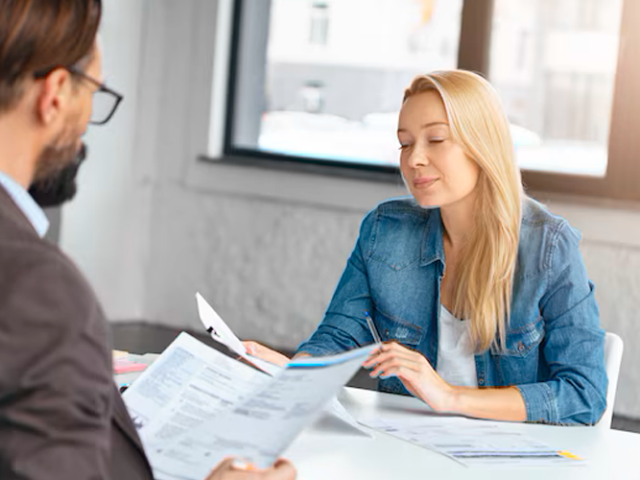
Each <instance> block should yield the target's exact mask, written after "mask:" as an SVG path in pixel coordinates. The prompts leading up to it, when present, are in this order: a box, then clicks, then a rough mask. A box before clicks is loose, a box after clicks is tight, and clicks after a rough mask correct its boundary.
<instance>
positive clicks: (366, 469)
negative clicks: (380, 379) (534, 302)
mask: <svg viewBox="0 0 640 480" xmlns="http://www.w3.org/2000/svg"><path fill="white" fill-rule="evenodd" d="M340 401H341V402H342V403H343V404H344V406H345V407H346V408H347V410H349V411H350V412H351V413H352V415H354V417H358V416H360V415H363V414H364V415H371V414H379V415H383V416H384V417H385V418H392V417H393V418H401V417H402V418H407V417H411V416H415V415H421V414H424V412H427V411H428V407H427V406H426V405H425V404H424V403H422V402H420V401H418V400H417V399H415V398H409V397H401V396H398V395H389V394H384V393H379V392H373V391H369V390H360V389H354V388H347V389H345V390H344V392H343V393H342V394H341V395H340ZM504 429H505V430H509V431H516V432H522V433H525V434H526V435H528V436H530V437H533V438H536V439H538V440H540V441H542V442H544V443H546V444H548V445H549V446H551V447H553V448H557V449H562V450H569V451H570V452H572V453H574V454H576V455H579V456H581V457H583V458H585V459H586V460H587V464H586V465H585V466H567V467H554V468H550V467H517V468H516V467H478V468H467V467H464V466H462V465H460V464H458V463H457V462H454V461H453V460H450V459H449V458H446V457H444V456H442V455H439V454H437V453H435V452H432V451H429V450H427V449H424V448H422V447H419V446H416V445H412V444H410V443H408V442H405V441H403V440H400V439H397V438H394V437H392V436H390V435H387V434H384V433H380V432H377V431H374V430H370V431H371V433H372V434H373V436H374V438H373V439H367V438H364V437H358V436H355V435H349V434H345V433H339V432H336V431H331V430H325V431H321V430H318V429H317V428H313V427H312V428H308V429H307V430H306V431H304V432H303V433H302V434H301V435H300V437H298V439H296V441H295V442H294V443H293V445H292V446H291V447H290V448H289V449H288V450H287V452H286V453H285V455H284V456H285V457H286V458H289V459H290V460H292V461H293V462H294V464H295V465H296V467H297V469H298V474H299V475H298V478H299V480H316V479H317V480H341V479H345V480H347V479H348V480H360V479H363V480H377V479H386V480H389V479H393V480H408V479H423V478H424V479H462V478H464V479H470V478H471V479H473V480H482V479H487V480H489V479H490V480H499V479H503V478H504V479H509V480H516V479H517V480H526V479H535V480H554V479H562V480H571V479H580V480H589V479H598V480H600V479H606V480H614V479H616V480H617V479H625V480H626V479H634V480H635V479H640V435H639V434H633V433H627V432H621V431H617V430H608V429H602V428H597V427H555V426H547V425H531V424H520V423H504Z"/></svg>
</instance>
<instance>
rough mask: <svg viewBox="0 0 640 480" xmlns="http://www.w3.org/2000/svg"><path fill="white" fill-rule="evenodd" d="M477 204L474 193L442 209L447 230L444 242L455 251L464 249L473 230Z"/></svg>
mask: <svg viewBox="0 0 640 480" xmlns="http://www.w3.org/2000/svg"><path fill="white" fill-rule="evenodd" d="M475 202H476V195H475V192H472V193H471V194H469V195H467V196H466V197H464V198H463V199H461V200H459V201H457V202H455V203H452V204H450V205H446V206H444V207H441V208H440V213H441V216H442V224H443V225H444V230H445V235H444V239H443V240H444V241H445V242H448V244H449V246H450V247H452V248H453V249H454V250H459V249H461V248H462V246H463V245H464V244H465V242H466V240H467V238H468V237H469V234H470V233H471V231H472V230H473V227H474V212H475V208H474V207H475Z"/></svg>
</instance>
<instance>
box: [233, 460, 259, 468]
mask: <svg viewBox="0 0 640 480" xmlns="http://www.w3.org/2000/svg"><path fill="white" fill-rule="evenodd" d="M233 468H235V469H236V470H255V467H254V466H253V465H252V464H251V463H249V462H248V461H247V460H246V459H244V458H234V459H233Z"/></svg>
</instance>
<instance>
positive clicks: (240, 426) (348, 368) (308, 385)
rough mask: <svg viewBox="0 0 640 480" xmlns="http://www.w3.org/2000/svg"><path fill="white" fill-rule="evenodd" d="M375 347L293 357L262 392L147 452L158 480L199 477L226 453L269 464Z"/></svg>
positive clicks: (311, 419)
mask: <svg viewBox="0 0 640 480" xmlns="http://www.w3.org/2000/svg"><path fill="white" fill-rule="evenodd" d="M373 348H374V346H371V347H366V348H362V349H358V350H353V351H350V352H347V353H345V354H342V355H340V356H337V357H332V358H328V359H327V361H326V364H324V365H323V364H322V363H320V361H319V360H317V359H314V362H312V363H313V365H310V364H309V363H307V362H305V359H304V358H303V359H300V361H294V362H292V363H291V364H289V365H288V366H287V368H286V369H283V370H282V371H281V372H280V373H279V374H278V375H276V376H275V377H273V378H272V379H271V380H270V381H269V382H268V383H267V384H266V385H265V386H264V388H262V389H261V390H260V391H258V392H257V393H255V394H253V395H251V396H250V397H247V398H246V399H245V400H244V401H243V402H242V403H241V404H239V405H238V406H237V408H234V409H232V410H226V411H225V412H222V413H220V414H219V415H217V416H216V417H215V418H213V419H211V420H210V421H207V422H206V423H204V424H202V425H201V426H200V427H198V428H196V429H194V430H191V431H189V432H187V433H184V434H183V435H181V436H180V437H177V438H176V439H175V440H174V441H173V442H167V443H165V444H164V445H162V446H156V448H153V449H150V450H149V451H148V452H147V454H148V456H149V459H150V461H151V465H152V466H153V469H154V475H155V476H156V477H157V478H159V479H174V478H180V479H184V480H202V479H203V478H205V477H206V475H207V474H208V473H209V471H210V470H211V468H212V467H213V466H215V465H216V464H217V463H218V462H219V461H220V460H222V459H223V458H224V457H227V456H236V457H242V458H245V459H247V460H248V461H249V462H251V463H252V464H254V465H256V466H258V467H263V468H264V467H268V466H269V465H271V464H272V463H273V462H274V461H275V460H276V459H277V458H278V456H279V455H280V454H281V453H282V452H283V451H284V450H285V449H286V448H287V447H288V446H289V444H290V443H291V442H292V441H293V440H294V439H295V437H296V436H297V435H298V434H299V433H300V432H301V431H302V429H303V428H305V427H306V426H307V425H309V424H310V423H311V422H312V421H313V419H314V418H317V417H318V415H320V413H321V412H322V410H323V409H324V408H325V406H326V405H327V404H328V403H329V402H330V401H331V399H332V398H333V397H334V396H335V395H336V393H337V392H338V391H339V390H340V388H342V386H343V385H344V384H345V383H346V382H347V381H348V380H349V379H350V378H351V376H352V375H353V374H354V373H355V372H356V371H357V370H358V368H360V365H361V364H362V362H363V361H364V360H365V358H366V357H367V356H368V355H369V354H370V352H371V351H372V349H373Z"/></svg>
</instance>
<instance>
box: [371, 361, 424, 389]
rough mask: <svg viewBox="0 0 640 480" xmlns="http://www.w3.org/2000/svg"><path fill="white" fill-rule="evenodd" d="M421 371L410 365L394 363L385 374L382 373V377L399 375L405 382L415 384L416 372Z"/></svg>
mask: <svg viewBox="0 0 640 480" xmlns="http://www.w3.org/2000/svg"><path fill="white" fill-rule="evenodd" d="M419 372H420V370H418V369H416V368H412V367H411V366H410V365H394V366H392V367H389V368H387V369H386V370H385V371H384V372H383V374H382V375H380V378H382V379H383V380H384V379H387V378H391V377H398V378H399V379H400V380H402V381H403V382H409V383H410V384H413V382H414V381H415V380H416V378H417V376H416V374H418V373H419Z"/></svg>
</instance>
